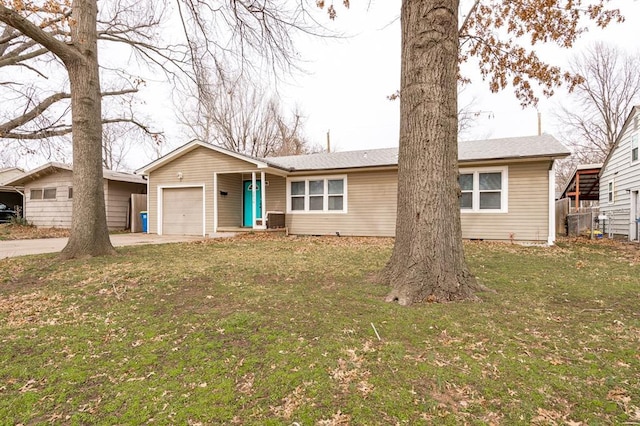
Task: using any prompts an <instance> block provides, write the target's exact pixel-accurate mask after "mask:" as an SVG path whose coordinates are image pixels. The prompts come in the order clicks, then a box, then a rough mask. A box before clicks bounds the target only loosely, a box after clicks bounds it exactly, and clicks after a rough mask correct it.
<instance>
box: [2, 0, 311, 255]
mask: <svg viewBox="0 0 640 426" xmlns="http://www.w3.org/2000/svg"><path fill="white" fill-rule="evenodd" d="M171 4H172V5H173V3H171ZM101 6H102V7H101V9H100V12H99V11H98V8H97V0H73V1H69V0H62V1H58V2H56V1H44V0H42V1H40V0H22V1H19V2H13V1H9V0H0V22H2V23H3V24H4V26H3V27H2V28H1V30H2V35H1V36H0V37H1V38H0V68H2V67H6V66H12V67H14V69H21V70H27V71H29V72H31V73H33V74H35V76H36V77H33V76H32V77H31V80H30V82H33V81H34V80H36V79H37V77H38V76H40V77H46V76H47V74H48V73H51V74H52V75H55V74H60V67H59V66H58V65H59V64H60V63H62V64H63V70H64V72H63V74H62V75H63V76H64V77H65V79H66V78H68V81H63V82H62V83H60V84H59V86H58V87H55V88H54V89H55V90H53V92H51V90H50V88H49V91H47V90H42V89H41V88H37V89H36V90H34V91H33V92H32V91H27V90H24V88H25V87H26V86H25V85H24V82H23V81H18V80H16V81H14V80H7V81H0V83H1V84H0V86H2V87H3V88H5V87H9V88H10V89H11V90H13V91H14V92H15V93H27V94H28V96H27V97H26V98H25V101H24V107H23V108H22V111H21V112H19V113H18V114H16V115H15V117H8V118H7V120H6V121H5V122H4V123H3V124H1V125H0V137H2V138H5V139H6V138H12V137H13V136H16V137H15V139H22V140H25V139H29V138H32V139H39V138H50V137H56V136H63V135H66V134H69V131H71V134H72V150H73V154H72V155H73V166H74V174H73V186H74V197H73V218H72V228H71V236H70V238H69V241H68V243H67V246H66V247H65V248H64V249H63V252H62V256H63V257H64V258H74V257H84V256H97V255H104V254H110V253H113V252H114V249H113V247H112V245H111V242H110V240H109V234H108V229H107V222H106V214H105V201H104V193H103V177H102V150H103V144H102V125H103V124H104V123H105V119H104V117H103V115H102V100H103V99H104V98H105V97H106V96H110V95H126V94H131V93H134V92H135V89H136V87H135V86H136V84H138V83H139V81H138V79H137V78H132V79H129V81H130V82H131V83H130V85H132V86H129V87H126V85H124V84H122V83H121V84H122V87H121V88H120V89H118V90H114V91H110V92H105V91H102V89H101V84H100V77H101V76H100V68H99V65H98V40H101V41H109V42H112V43H114V44H116V45H119V46H121V47H122V48H123V49H125V50H124V52H125V55H124V56H125V57H127V56H129V57H128V59H129V60H134V58H135V59H138V60H139V61H140V63H141V64H143V65H149V66H151V67H156V68H157V69H159V70H160V71H161V72H164V74H165V76H166V78H167V80H170V81H173V82H174V83H176V84H183V85H188V84H189V81H194V78H193V72H192V71H193V69H192V64H193V59H196V56H195V53H196V52H198V56H197V60H203V58H208V59H209V60H210V61H211V62H213V63H216V62H218V63H227V61H231V60H235V61H236V63H237V64H239V65H237V67H238V69H248V68H250V67H251V65H252V63H253V62H252V60H254V61H262V62H263V65H265V66H271V67H273V68H274V69H278V68H286V67H287V66H288V65H289V64H290V63H291V58H292V57H293V47H292V46H293V43H292V41H291V40H292V39H291V37H292V35H293V33H295V30H303V29H304V25H305V22H304V19H305V16H306V15H305V14H304V13H303V12H301V11H300V10H299V9H296V8H294V9H291V10H290V9H287V8H285V7H284V6H283V5H279V4H276V3H272V2H268V4H266V5H263V6H264V7H258V5H257V4H256V3H255V2H253V1H249V0H232V1H230V2H228V3H226V4H224V5H222V6H220V7H213V6H212V5H211V4H210V2H207V1H203V0H180V1H178V2H176V7H177V9H178V15H179V17H180V22H181V23H182V25H183V30H184V34H182V35H181V36H180V37H179V39H178V40H162V39H161V34H160V32H159V31H158V27H157V25H158V23H159V22H160V17H161V16H162V14H163V12H164V11H165V10H166V9H167V8H168V7H169V4H168V3H163V2H153V1H147V2H144V1H135V0H117V1H113V2H109V3H106V4H104V5H101ZM170 36H171V34H167V37H170ZM34 59H36V60H39V61H40V62H38V63H37V65H33V63H32V62H31V61H32V60H34ZM104 69H111V68H110V67H109V66H107V67H105V68H103V70H104ZM115 71H116V72H115V73H114V74H115V75H116V76H120V77H123V76H125V77H126V76H128V74H127V73H126V72H125V71H122V70H115ZM15 75H16V73H12V74H11V76H15ZM125 80H126V79H125ZM65 99H66V100H68V102H69V105H70V111H71V122H70V123H69V122H68V121H67V122H65V121H63V120H62V119H60V118H59V117H63V116H65V114H64V113H63V111H64V110H65V109H69V107H68V106H67V107H65V106H64V104H62V105H63V106H60V105H61V104H60V103H59V101H62V100H65ZM56 106H57V108H58V109H57V110H55V108H56ZM54 110H55V111H54ZM52 111H53V113H52V115H50V116H47V115H46V112H52ZM61 111H62V112H61ZM108 120H109V119H106V121H108ZM130 121H131V122H132V123H134V124H136V122H135V121H134V120H130Z"/></svg>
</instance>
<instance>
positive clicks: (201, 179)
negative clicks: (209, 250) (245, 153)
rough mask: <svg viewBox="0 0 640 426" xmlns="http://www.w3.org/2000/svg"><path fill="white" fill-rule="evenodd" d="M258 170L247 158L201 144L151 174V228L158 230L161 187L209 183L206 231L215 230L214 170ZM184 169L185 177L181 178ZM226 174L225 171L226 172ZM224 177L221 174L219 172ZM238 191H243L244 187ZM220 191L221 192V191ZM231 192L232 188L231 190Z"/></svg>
mask: <svg viewBox="0 0 640 426" xmlns="http://www.w3.org/2000/svg"><path fill="white" fill-rule="evenodd" d="M252 170H257V167H256V166H255V165H254V164H252V163H249V162H247V161H243V160H239V159H237V158H234V157H231V156H229V155H225V154H221V153H219V152H216V151H213V150H210V149H207V148H204V147H197V148H196V149H194V150H193V151H190V152H188V153H186V154H184V155H182V156H180V157H178V158H176V159H174V160H172V161H170V162H169V163H167V164H166V165H164V166H162V167H160V168H158V169H156V170H154V171H152V172H151V173H150V174H149V194H148V197H149V198H148V200H149V212H148V214H149V232H150V233H157V232H158V187H159V186H165V187H170V186H189V185H202V184H204V185H205V194H206V196H205V203H206V205H205V209H206V232H207V233H211V232H214V230H213V200H214V198H213V196H212V194H213V174H214V173H215V172H217V173H225V172H242V171H252ZM178 173H182V180H180V179H179V178H178ZM223 176H224V175H223ZM218 178H220V175H218ZM238 191H239V192H240V193H241V192H242V188H239V189H238ZM218 194H219V192H218ZM229 194H231V192H229Z"/></svg>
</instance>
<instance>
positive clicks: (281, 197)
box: [265, 174, 287, 213]
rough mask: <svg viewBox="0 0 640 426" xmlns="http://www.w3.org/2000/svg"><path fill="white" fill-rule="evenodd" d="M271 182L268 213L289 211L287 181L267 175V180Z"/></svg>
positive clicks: (268, 194) (268, 192) (268, 189)
mask: <svg viewBox="0 0 640 426" xmlns="http://www.w3.org/2000/svg"><path fill="white" fill-rule="evenodd" d="M265 179H267V182H269V186H266V188H267V208H266V210H265V213H266V212H282V213H285V212H286V211H287V179H286V178H283V177H281V176H276V175H270V174H267V176H266V178H265Z"/></svg>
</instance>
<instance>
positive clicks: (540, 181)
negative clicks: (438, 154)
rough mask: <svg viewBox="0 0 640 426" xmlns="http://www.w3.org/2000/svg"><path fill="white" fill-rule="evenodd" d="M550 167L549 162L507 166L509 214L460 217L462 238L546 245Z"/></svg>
mask: <svg viewBox="0 0 640 426" xmlns="http://www.w3.org/2000/svg"><path fill="white" fill-rule="evenodd" d="M496 166H497V167H502V166H504V164H497V165H496ZM481 167H491V165H482V166H481ZM549 167H550V163H549V162H548V161H543V162H536V163H513V164H510V165H508V176H509V181H508V213H461V215H460V218H461V221H462V238H465V239H472V238H477V239H488V240H505V241H507V240H510V239H512V237H513V239H514V240H517V241H536V242H546V241H547V236H548V234H549V172H548V170H549ZM460 170H461V171H463V170H465V168H464V167H461V168H460ZM469 170H473V169H472V168H471V169H469Z"/></svg>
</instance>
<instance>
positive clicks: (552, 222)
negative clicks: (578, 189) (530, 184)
mask: <svg viewBox="0 0 640 426" xmlns="http://www.w3.org/2000/svg"><path fill="white" fill-rule="evenodd" d="M555 194H556V172H555V161H554V160H551V167H550V168H549V231H548V235H547V244H548V245H550V246H552V245H553V243H554V242H555V240H556V197H555Z"/></svg>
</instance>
